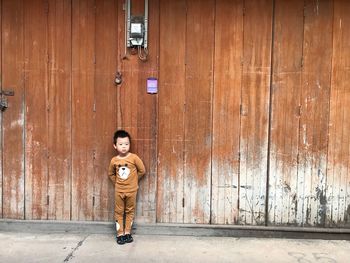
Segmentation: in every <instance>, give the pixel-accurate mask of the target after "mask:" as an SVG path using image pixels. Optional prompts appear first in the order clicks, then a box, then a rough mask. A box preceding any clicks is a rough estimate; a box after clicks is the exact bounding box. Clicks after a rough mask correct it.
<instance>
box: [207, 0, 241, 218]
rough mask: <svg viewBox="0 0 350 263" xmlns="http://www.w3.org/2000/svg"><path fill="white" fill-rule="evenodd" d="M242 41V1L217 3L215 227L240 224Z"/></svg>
mask: <svg viewBox="0 0 350 263" xmlns="http://www.w3.org/2000/svg"><path fill="white" fill-rule="evenodd" d="M228 21H230V23H228ZM242 38H243V1H241V0H236V1H230V0H221V1H217V2H216V14H215V55H214V73H215V75H214V93H213V143H212V217H211V222H212V223H213V224H235V223H237V222H238V208H239V205H238V202H239V151H240V150H239V141H240V104H241V88H242V59H243V41H242Z"/></svg>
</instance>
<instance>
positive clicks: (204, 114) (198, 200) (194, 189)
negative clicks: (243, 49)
mask: <svg viewBox="0 0 350 263" xmlns="http://www.w3.org/2000/svg"><path fill="white" fill-rule="evenodd" d="M187 5H188V6H187V24H186V77H185V87H186V90H185V97H186V105H185V176H184V206H185V207H184V222H185V223H209V220H210V206H211V205H210V201H211V198H210V197H211V193H210V191H211V190H210V189H211V145H212V90H213V89H212V87H213V52H214V17H215V2H214V1H211V0H207V1H188V2H187Z"/></svg>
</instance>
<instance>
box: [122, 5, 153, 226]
mask: <svg viewBox="0 0 350 263" xmlns="http://www.w3.org/2000/svg"><path fill="white" fill-rule="evenodd" d="M123 3H124V1H119V2H118V4H119V7H120V8H119V13H118V14H119V17H118V21H119V31H118V32H119V35H118V36H119V39H122V41H120V42H119V43H118V46H119V48H118V50H119V60H118V68H119V69H120V70H121V72H122V74H123V83H122V84H121V85H119V86H118V96H117V102H116V103H117V107H118V108H117V111H118V119H117V127H118V128H123V129H125V130H127V131H128V132H129V133H130V135H131V140H132V143H131V151H132V152H134V153H136V154H137V155H138V156H139V157H140V158H141V159H142V160H143V162H144V164H145V166H146V175H145V176H144V177H143V178H142V179H141V181H140V183H139V185H140V188H139V194H138V198H137V211H136V214H137V218H138V221H139V222H141V221H143V222H155V213H156V201H155V197H156V182H157V177H156V173H157V172H156V171H157V157H156V152H157V141H156V134H157V104H158V97H157V95H151V94H147V93H146V84H147V78H148V77H158V58H157V54H158V53H159V51H158V42H159V38H158V36H159V29H158V28H159V23H158V19H159V12H157V10H159V2H158V1H150V2H149V7H148V8H149V18H148V19H149V31H148V41H149V42H150V43H152V45H150V46H149V56H148V59H147V62H143V61H141V60H140V59H139V58H138V55H132V54H131V53H129V52H131V51H130V50H128V52H127V55H126V57H125V51H124V50H125V42H124V39H125V38H124V35H125V28H124V27H125V26H124V25H125V24H124V21H125V17H124V11H123V8H122V6H123ZM131 4H132V5H131V15H144V1H131ZM151 25H152V27H151ZM124 57H125V58H124Z"/></svg>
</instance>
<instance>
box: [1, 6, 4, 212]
mask: <svg viewBox="0 0 350 263" xmlns="http://www.w3.org/2000/svg"><path fill="white" fill-rule="evenodd" d="M2 5H3V3H2V1H1V0H0V28H1V32H0V63H1V64H0V90H2V85H3V80H2V79H3V73H2V65H3V59H2V42H3V41H2V32H3V29H2V17H3V16H2ZM3 127H4V126H3V117H2V114H1V116H0V143H1V145H0V158H1V159H0V218H3V201H2V199H3V198H2V194H3V192H4V191H3V182H4V173H3V170H4V169H3V159H4V155H3V152H4V150H3V141H4V135H3V134H4V132H3Z"/></svg>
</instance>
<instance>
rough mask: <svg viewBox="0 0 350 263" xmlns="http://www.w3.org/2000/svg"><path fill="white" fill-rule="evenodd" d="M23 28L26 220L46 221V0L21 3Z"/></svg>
mask: <svg viewBox="0 0 350 263" xmlns="http://www.w3.org/2000/svg"><path fill="white" fill-rule="evenodd" d="M23 3H24V10H25V11H24V24H25V32H24V38H25V47H24V50H25V63H26V64H25V78H26V83H25V100H26V102H25V105H26V121H25V129H26V131H25V143H26V150H25V163H26V164H25V174H26V178H25V207H26V208H25V217H26V219H47V213H48V206H47V185H48V160H47V157H48V132H47V124H48V111H47V110H48V108H47V106H48V105H47V98H48V66H47V65H48V64H47V61H48V48H47V45H48V42H47V32H48V28H47V12H48V6H47V3H46V1H45V0H35V1H34V0H33V1H30V2H29V1H24V2H23Z"/></svg>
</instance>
